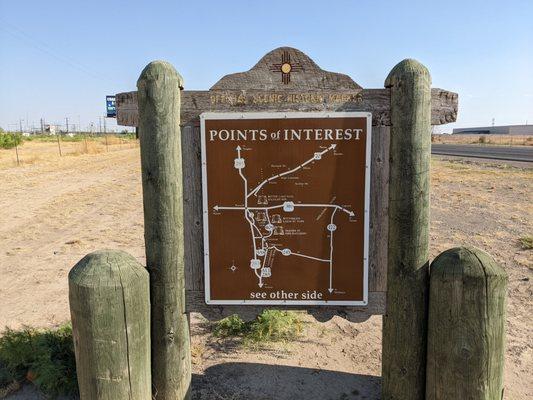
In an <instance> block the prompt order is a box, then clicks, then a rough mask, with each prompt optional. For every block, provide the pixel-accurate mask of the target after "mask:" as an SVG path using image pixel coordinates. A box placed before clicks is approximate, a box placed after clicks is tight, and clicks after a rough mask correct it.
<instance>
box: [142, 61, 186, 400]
mask: <svg viewBox="0 0 533 400" xmlns="http://www.w3.org/2000/svg"><path fill="white" fill-rule="evenodd" d="M182 84H183V81H182V78H181V76H180V75H179V74H178V73H177V72H176V70H175V69H174V67H172V65H170V64H169V63H167V62H163V61H154V62H151V63H150V64H148V65H147V66H146V68H145V69H144V70H143V71H142V73H141V75H140V77H139V80H138V81H137V88H138V103H139V132H140V144H141V168H142V184H143V201H144V238H145V245H146V264H147V268H148V272H149V273H150V296H151V307H152V385H153V395H154V398H156V399H162V400H178V399H180V400H181V399H185V398H189V397H190V382H191V359H190V338H189V323H188V318H187V315H186V314H185V282H184V273H185V266H184V254H183V252H184V247H183V178H182V164H181V163H182V160H181V132H180V125H179V124H180V89H181V87H182Z"/></svg>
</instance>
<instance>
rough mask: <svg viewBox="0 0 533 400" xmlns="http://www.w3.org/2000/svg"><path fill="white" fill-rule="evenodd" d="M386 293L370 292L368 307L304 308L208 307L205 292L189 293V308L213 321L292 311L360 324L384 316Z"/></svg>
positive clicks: (321, 319)
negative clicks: (337, 318)
mask: <svg viewBox="0 0 533 400" xmlns="http://www.w3.org/2000/svg"><path fill="white" fill-rule="evenodd" d="M385 301H386V299H385V292H369V293H368V305H367V306H366V307H350V306H304V305H294V306H288V305H265V306H261V305H245V306H239V305H212V304H210V305H207V304H205V294H204V291H203V290H201V291H189V290H188V291H187V307H189V308H190V309H191V311H194V312H198V313H200V314H202V315H203V316H204V317H205V318H207V319H209V320H211V321H218V320H220V319H222V318H224V317H227V316H228V315H232V314H238V315H239V316H240V317H241V318H243V319H244V320H252V319H254V318H255V317H256V316H257V315H258V314H260V313H261V311H263V310H264V309H269V310H272V309H276V310H292V311H298V312H306V313H308V314H310V315H312V316H313V317H314V318H315V319H316V320H317V321H322V322H323V321H328V320H330V319H331V318H333V317H334V316H335V315H338V316H340V317H342V318H345V319H347V320H349V321H354V322H360V321H364V320H366V319H368V318H369V317H370V316H371V315H374V314H382V313H383V310H385Z"/></svg>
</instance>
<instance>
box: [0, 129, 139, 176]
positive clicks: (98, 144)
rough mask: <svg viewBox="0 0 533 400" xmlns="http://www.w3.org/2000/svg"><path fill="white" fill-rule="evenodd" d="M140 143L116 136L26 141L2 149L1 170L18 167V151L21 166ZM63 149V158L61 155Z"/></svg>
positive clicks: (116, 149) (135, 145) (115, 149)
mask: <svg viewBox="0 0 533 400" xmlns="http://www.w3.org/2000/svg"><path fill="white" fill-rule="evenodd" d="M138 146H139V142H138V141H137V140H133V139H124V138H120V137H116V136H108V137H107V143H106V138H105V137H94V138H91V137H89V138H87V139H86V140H81V141H61V143H60V144H59V145H58V143H57V141H26V142H24V143H23V144H22V145H20V146H19V147H18V149H15V148H13V149H0V170H3V169H8V168H13V167H17V150H18V158H19V164H18V165H19V166H24V165H32V164H42V163H49V162H56V161H59V160H60V158H63V157H75V156H81V155H84V154H100V153H105V152H107V151H110V152H111V151H118V150H125V149H131V148H134V147H138ZM59 147H61V157H60V155H59Z"/></svg>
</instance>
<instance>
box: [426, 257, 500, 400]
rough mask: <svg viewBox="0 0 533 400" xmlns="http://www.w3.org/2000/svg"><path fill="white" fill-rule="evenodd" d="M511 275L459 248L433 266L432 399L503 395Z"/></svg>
mask: <svg viewBox="0 0 533 400" xmlns="http://www.w3.org/2000/svg"><path fill="white" fill-rule="evenodd" d="M506 292H507V274H506V273H505V271H504V270H503V268H502V267H501V266H500V265H498V264H497V263H496V262H495V261H494V259H493V258H492V257H491V256H489V255H488V254H487V253H485V252H483V251H481V250H479V249H476V248H470V247H466V248H465V247H458V248H454V249H450V250H447V251H445V252H443V253H441V254H440V255H439V256H438V257H437V258H436V259H435V260H434V261H433V263H432V264H431V277H430V295H429V324H428V357H427V381H426V382H427V386H426V399H427V400H445V399H472V400H477V399H479V400H501V399H502V398H503V364H504V347H505V308H506Z"/></svg>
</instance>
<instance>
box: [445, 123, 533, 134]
mask: <svg viewBox="0 0 533 400" xmlns="http://www.w3.org/2000/svg"><path fill="white" fill-rule="evenodd" d="M453 134H454V135H456V134H469V135H533V125H502V126H482V127H478V128H455V129H454V130H453Z"/></svg>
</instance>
